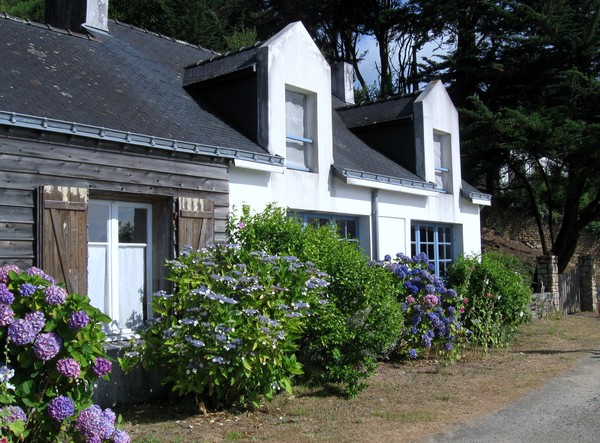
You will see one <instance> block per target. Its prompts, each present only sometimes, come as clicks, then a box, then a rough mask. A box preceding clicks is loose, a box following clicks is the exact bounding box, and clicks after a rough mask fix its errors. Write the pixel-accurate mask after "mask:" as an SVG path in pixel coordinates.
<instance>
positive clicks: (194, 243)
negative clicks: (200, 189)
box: [177, 197, 215, 253]
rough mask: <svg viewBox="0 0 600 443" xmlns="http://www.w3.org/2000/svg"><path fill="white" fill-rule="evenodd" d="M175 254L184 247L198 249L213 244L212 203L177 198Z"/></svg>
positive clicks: (209, 201)
mask: <svg viewBox="0 0 600 443" xmlns="http://www.w3.org/2000/svg"><path fill="white" fill-rule="evenodd" d="M177 206H178V208H177V253H179V252H181V250H182V249H183V248H184V247H185V246H191V247H192V248H193V249H200V248H204V247H206V245H208V244H211V243H213V242H214V219H215V215H214V203H213V202H212V201H211V200H202V199H199V198H191V197H179V199H178V201H177Z"/></svg>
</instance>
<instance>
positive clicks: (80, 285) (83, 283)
mask: <svg viewBox="0 0 600 443" xmlns="http://www.w3.org/2000/svg"><path fill="white" fill-rule="evenodd" d="M38 201H39V202H40V207H39V212H40V218H39V228H40V233H39V236H38V244H39V247H40V248H41V251H39V254H38V257H39V259H40V260H39V264H38V265H39V267H41V268H42V269H43V270H44V272H45V273H46V274H48V275H50V276H52V277H54V278H55V279H56V280H57V281H60V282H63V283H65V285H66V286H67V291H69V292H76V293H79V294H85V293H87V203H88V191H87V189H85V188H73V187H67V186H43V187H42V188H41V189H40V199H39V200H38Z"/></svg>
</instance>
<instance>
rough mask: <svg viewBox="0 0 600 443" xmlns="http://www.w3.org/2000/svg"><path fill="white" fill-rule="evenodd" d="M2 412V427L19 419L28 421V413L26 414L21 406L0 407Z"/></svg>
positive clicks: (0, 412)
mask: <svg viewBox="0 0 600 443" xmlns="http://www.w3.org/2000/svg"><path fill="white" fill-rule="evenodd" d="M0 414H1V415H3V417H2V427H5V426H6V424H8V423H13V422H15V421H17V420H21V421H22V422H26V421H27V415H26V414H25V411H23V409H21V408H20V407H19V406H15V405H10V406H5V407H3V408H2V409H0Z"/></svg>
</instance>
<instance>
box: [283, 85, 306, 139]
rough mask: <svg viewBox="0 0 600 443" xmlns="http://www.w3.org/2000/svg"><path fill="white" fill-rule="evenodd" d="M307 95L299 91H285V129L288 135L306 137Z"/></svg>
mask: <svg viewBox="0 0 600 443" xmlns="http://www.w3.org/2000/svg"><path fill="white" fill-rule="evenodd" d="M305 109H306V96H304V95H302V94H299V93H297V92H292V91H285V130H286V135H293V136H296V137H305V136H306V133H305V124H304V112H305Z"/></svg>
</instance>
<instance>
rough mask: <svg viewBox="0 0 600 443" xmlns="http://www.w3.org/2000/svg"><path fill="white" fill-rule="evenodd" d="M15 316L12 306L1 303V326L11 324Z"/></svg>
mask: <svg viewBox="0 0 600 443" xmlns="http://www.w3.org/2000/svg"><path fill="white" fill-rule="evenodd" d="M14 317H15V313H14V311H13V310H12V308H11V307H10V306H7V305H3V304H1V303H0V326H7V325H10V324H11V323H12V322H13V320H14Z"/></svg>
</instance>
